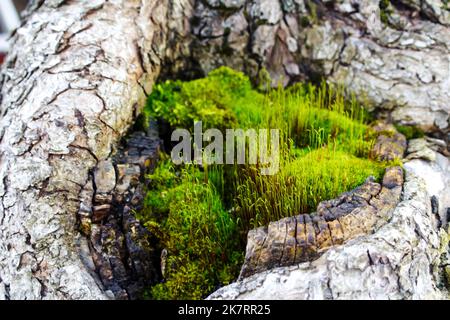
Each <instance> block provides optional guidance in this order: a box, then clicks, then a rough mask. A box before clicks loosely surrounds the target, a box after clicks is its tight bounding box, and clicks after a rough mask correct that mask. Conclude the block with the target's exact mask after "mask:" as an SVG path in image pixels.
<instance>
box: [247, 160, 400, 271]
mask: <svg viewBox="0 0 450 320" xmlns="http://www.w3.org/2000/svg"><path fill="white" fill-rule="evenodd" d="M402 185H403V170H402V169H401V168H400V167H390V168H388V169H387V170H386V174H385V175H384V179H383V182H382V184H381V185H380V184H378V183H376V182H374V181H373V179H368V180H367V181H366V182H365V183H364V184H363V185H362V186H360V187H358V188H356V189H355V190H352V191H350V192H346V193H344V194H342V195H340V196H339V197H338V198H336V199H332V200H326V201H322V202H321V203H319V205H318V207H317V212H314V213H311V214H301V215H298V216H295V217H288V218H284V219H281V220H278V221H274V222H271V223H270V224H269V225H268V226H267V227H260V228H258V229H253V230H250V232H249V233H248V239H247V250H246V254H245V262H244V265H243V266H242V270H241V274H240V276H239V277H240V278H245V277H248V276H250V275H252V274H255V273H258V272H261V271H264V270H269V269H272V268H275V267H281V266H289V265H294V264H298V263H300V262H305V261H313V260H316V259H317V258H318V257H320V256H321V255H322V254H323V253H324V252H326V251H327V250H328V249H329V248H331V247H333V246H338V245H341V244H343V243H346V242H348V241H349V240H351V239H354V238H356V237H358V236H360V235H364V234H369V233H372V232H374V231H376V230H377V229H379V228H380V227H381V226H383V225H384V224H386V222H387V221H389V219H390V218H391V216H392V211H393V210H394V209H395V208H396V207H397V205H398V203H399V200H400V195H401V192H402Z"/></svg>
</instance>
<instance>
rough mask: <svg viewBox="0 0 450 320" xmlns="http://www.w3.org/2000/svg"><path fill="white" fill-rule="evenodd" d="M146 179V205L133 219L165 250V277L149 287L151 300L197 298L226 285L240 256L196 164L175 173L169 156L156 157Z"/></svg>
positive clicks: (233, 228)
mask: <svg viewBox="0 0 450 320" xmlns="http://www.w3.org/2000/svg"><path fill="white" fill-rule="evenodd" d="M150 178H151V185H150V188H149V192H148V193H147V196H146V199H145V204H144V205H145V208H146V209H145V210H144V211H143V212H142V213H140V214H138V217H139V218H140V219H142V220H143V221H146V223H145V226H146V227H147V228H148V229H149V230H150V231H152V232H154V233H155V234H156V235H157V236H158V237H159V239H160V240H161V244H162V246H163V247H164V248H165V249H166V250H167V251H168V252H169V255H168V257H167V261H166V265H167V266H168V268H167V271H166V274H165V277H166V279H167V281H166V282H164V283H161V284H158V285H156V286H154V287H153V288H152V290H151V294H152V296H153V298H156V299H174V298H176V299H200V298H202V297H203V296H204V294H205V293H208V292H211V291H212V290H213V289H214V287H215V286H216V285H217V284H218V283H220V284H228V283H229V282H230V281H231V280H233V279H234V278H235V276H236V274H237V272H239V268H240V265H241V263H242V258H243V256H242V251H239V250H238V248H239V245H240V243H239V241H240V239H239V237H236V232H237V223H236V221H235V220H234V219H233V217H232V216H231V215H230V213H228V212H227V211H225V209H224V208H223V205H222V202H221V199H220V197H219V195H218V194H217V192H216V191H215V188H214V186H213V185H212V184H210V183H208V182H207V181H205V174H204V173H203V172H200V170H199V169H198V168H196V167H194V166H187V167H185V168H183V169H181V170H179V171H177V170H176V169H175V168H174V167H173V165H172V162H171V161H170V160H163V161H161V164H160V165H159V166H158V167H157V168H156V170H155V172H154V173H153V174H152V175H151V176H150ZM149 214H150V215H151V217H152V219H149V217H150V215H149ZM172 266H173V267H172Z"/></svg>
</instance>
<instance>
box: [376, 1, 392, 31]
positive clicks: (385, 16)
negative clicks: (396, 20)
mask: <svg viewBox="0 0 450 320" xmlns="http://www.w3.org/2000/svg"><path fill="white" fill-rule="evenodd" d="M379 7H380V19H381V22H383V23H384V24H385V25H389V17H390V16H391V14H392V13H393V11H392V7H391V2H390V0H380V3H379Z"/></svg>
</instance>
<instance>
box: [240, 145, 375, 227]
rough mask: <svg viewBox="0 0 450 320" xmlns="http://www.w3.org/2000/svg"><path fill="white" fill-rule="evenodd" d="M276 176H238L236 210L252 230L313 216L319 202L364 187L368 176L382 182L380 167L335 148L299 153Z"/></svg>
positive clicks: (253, 172)
mask: <svg viewBox="0 0 450 320" xmlns="http://www.w3.org/2000/svg"><path fill="white" fill-rule="evenodd" d="M295 155H296V156H297V158H296V159H294V160H292V161H289V162H287V163H285V165H284V166H283V167H282V168H281V170H280V172H279V173H278V174H277V175H274V176H263V175H261V174H259V171H258V170H254V169H253V168H245V169H244V170H243V171H244V172H243V173H241V174H240V175H239V176H241V177H244V178H243V179H242V180H241V181H240V185H239V188H238V189H237V194H236V198H235V199H236V208H237V211H238V213H239V216H240V217H241V218H242V219H243V220H244V221H246V222H247V225H248V227H249V228H254V227H258V226H261V225H267V224H268V223H269V222H270V221H274V220H278V219H281V218H283V217H286V216H291V215H294V214H298V213H310V212H314V211H315V209H316V207H317V205H318V204H319V202H320V201H323V200H327V199H332V198H335V197H337V196H338V195H339V194H341V193H343V192H345V191H348V190H351V189H353V188H355V187H357V186H358V185H361V184H362V183H363V182H364V181H365V180H366V179H367V177H369V176H373V177H375V178H376V179H379V178H380V177H381V176H382V174H383V171H384V166H383V165H382V164H380V163H377V162H373V161H369V160H367V159H361V158H357V157H355V156H353V155H351V154H348V153H346V152H343V151H338V150H335V149H334V148H333V147H327V148H320V149H317V150H313V151H308V150H299V151H297V152H296V153H295Z"/></svg>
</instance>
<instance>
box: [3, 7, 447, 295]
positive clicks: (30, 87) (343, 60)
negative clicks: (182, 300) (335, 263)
mask: <svg viewBox="0 0 450 320" xmlns="http://www.w3.org/2000/svg"><path fill="white" fill-rule="evenodd" d="M405 3H406V1H405ZM407 3H408V7H407V8H406V9H405V10H399V9H397V8H394V9H393V10H394V13H395V14H393V15H392V16H391V17H390V19H392V20H393V22H392V24H393V25H397V27H396V29H393V28H391V27H385V26H383V25H382V24H381V22H380V19H379V17H378V13H379V9H378V1H375V0H373V1H369V0H367V1H361V2H360V3H359V5H355V4H354V3H353V2H349V1H337V2H333V3H332V4H328V5H326V6H325V5H319V6H317V8H316V11H314V10H313V9H311V8H310V9H309V10H307V7H308V5H307V4H305V2H304V1H302V0H295V1H289V0H283V1H265V0H250V1H240V0H237V1H226V0H217V1H214V0H208V1H200V0H198V1H195V0H179V1H177V0H162V1H156V0H117V1H106V0H95V1H64V0H47V1H44V0H36V1H34V2H33V3H32V4H31V6H30V7H29V9H28V11H27V13H26V15H25V20H24V23H23V25H22V26H21V27H20V28H19V29H18V30H17V31H16V32H15V34H14V35H13V37H12V41H11V42H12V50H11V52H10V54H9V55H8V58H7V61H6V63H5V64H4V66H3V70H2V87H1V105H0V112H1V119H0V200H1V201H0V299H107V298H115V296H114V293H112V292H110V291H108V290H107V288H105V286H104V285H103V283H102V281H101V280H100V278H99V276H98V274H97V270H96V269H95V267H94V263H93V261H92V260H93V259H92V257H91V249H90V248H89V242H88V240H87V239H86V237H85V236H83V235H81V234H80V232H79V231H78V229H79V227H78V224H79V221H78V218H77V213H78V212H79V210H80V204H81V203H82V202H83V203H87V204H92V203H93V200H92V196H93V194H92V192H88V193H86V190H89V187H88V186H89V184H90V183H92V174H93V172H94V171H95V168H96V167H97V165H98V164H99V163H105V161H109V159H111V158H112V156H113V155H114V154H115V152H116V147H117V144H118V142H119V140H120V138H121V137H123V135H124V134H125V133H126V132H127V130H128V129H129V127H130V125H131V124H132V123H133V120H134V119H135V117H136V116H137V115H138V114H139V112H140V111H141V109H142V107H143V104H144V99H145V95H146V94H148V93H150V92H151V88H152V84H153V83H154V82H155V80H156V78H157V77H158V75H159V74H160V73H162V74H163V76H167V75H181V76H185V77H190V76H192V75H197V74H201V73H205V72H208V71H209V70H211V69H212V68H214V67H217V66H219V65H224V64H225V65H229V66H231V67H234V68H237V69H240V70H244V71H246V72H247V73H249V74H250V75H251V76H253V77H254V78H257V75H258V72H259V70H261V68H262V67H265V68H267V69H268V70H269V72H270V73H271V75H272V78H273V79H274V81H275V82H276V81H279V80H281V81H283V82H284V83H288V82H292V81H296V80H301V79H306V78H314V77H315V76H317V75H323V76H325V77H326V78H327V79H329V80H330V81H333V82H342V83H343V84H344V85H346V86H347V87H348V88H349V89H350V90H352V91H353V92H355V93H357V94H360V96H363V95H362V92H365V94H366V95H367V98H368V104H369V105H371V106H372V107H374V108H378V109H380V110H382V111H383V110H384V115H385V116H386V117H391V118H393V119H394V120H398V121H401V122H404V123H415V124H419V125H422V126H423V127H424V128H426V129H429V130H434V129H436V128H438V129H439V130H441V132H445V131H446V130H448V113H449V105H448V101H449V93H448V86H449V79H450V77H449V74H450V71H449V60H448V52H449V47H450V38H449V34H450V33H449V32H448V31H449V27H448V25H449V20H448V19H449V15H448V11H447V10H444V9H442V2H441V1H438V0H437V1H428V0H427V1H407ZM309 6H310V7H311V4H309ZM416 11H420V12H422V14H423V15H424V16H425V17H426V19H422V18H420V17H419V16H417V15H416V14H415V12H416ZM314 12H315V13H317V16H316V15H315V14H314ZM191 18H192V19H191ZM302 21H303V24H304V25H303V24H302ZM424 199H425V198H424ZM424 201H425V200H424ZM423 205H425V204H423ZM423 221H424V228H425V227H427V224H428V222H427V220H426V219H425V220H423ZM433 237H434V236H433ZM433 239H434V238H433ZM433 239H431V240H430V241H431V242H430V244H424V247H423V248H424V250H425V251H423V253H424V254H427V252H426V248H428V247H429V245H432V246H433V245H434V243H435V240H433ZM424 241H425V240H424ZM428 253H429V252H428ZM433 257H434V256H433ZM355 281H357V280H355Z"/></svg>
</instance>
